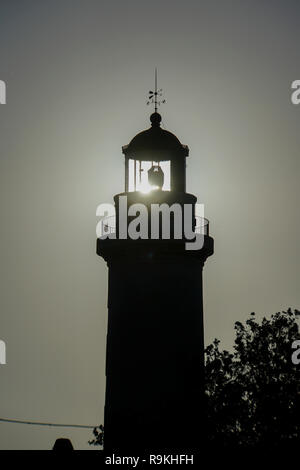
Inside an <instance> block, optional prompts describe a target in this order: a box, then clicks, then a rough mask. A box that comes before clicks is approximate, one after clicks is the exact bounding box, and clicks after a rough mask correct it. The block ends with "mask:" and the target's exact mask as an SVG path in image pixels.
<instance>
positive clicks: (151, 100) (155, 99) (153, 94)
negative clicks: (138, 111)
mask: <svg viewBox="0 0 300 470" xmlns="http://www.w3.org/2000/svg"><path fill="white" fill-rule="evenodd" d="M154 90H155V91H149V96H148V101H147V105H149V104H154V112H155V113H157V106H160V105H161V104H163V103H165V102H166V100H161V99H160V97H162V88H160V89H159V90H158V89H157V68H156V69H155V88H154Z"/></svg>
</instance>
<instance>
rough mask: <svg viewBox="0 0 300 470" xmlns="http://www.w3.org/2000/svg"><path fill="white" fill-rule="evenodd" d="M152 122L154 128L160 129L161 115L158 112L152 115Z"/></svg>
mask: <svg viewBox="0 0 300 470" xmlns="http://www.w3.org/2000/svg"><path fill="white" fill-rule="evenodd" d="M150 121H151V124H152V127H159V126H160V122H161V115H160V114H159V113H156V112H155V113H153V114H151V116H150Z"/></svg>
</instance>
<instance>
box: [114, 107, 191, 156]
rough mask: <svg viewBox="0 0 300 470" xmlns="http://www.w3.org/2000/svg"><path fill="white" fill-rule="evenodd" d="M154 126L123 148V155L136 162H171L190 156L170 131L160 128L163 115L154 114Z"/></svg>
mask: <svg viewBox="0 0 300 470" xmlns="http://www.w3.org/2000/svg"><path fill="white" fill-rule="evenodd" d="M150 120H151V123H152V126H151V127H150V128H149V129H146V130H145V131H142V132H140V133H139V134H137V135H136V136H135V137H134V138H133V139H132V140H131V142H130V143H129V144H128V145H126V146H124V147H123V153H124V154H125V155H126V156H128V157H129V158H133V159H135V160H148V161H151V160H153V161H155V160H160V161H163V160H170V159H172V158H178V156H182V157H186V156H188V151H189V150H188V147H187V146H186V145H182V144H181V143H180V141H179V139H178V138H177V137H176V136H175V135H174V134H172V133H171V132H169V131H166V130H164V129H162V128H161V127H160V122H161V115H160V114H158V113H153V114H152V115H151V117H150Z"/></svg>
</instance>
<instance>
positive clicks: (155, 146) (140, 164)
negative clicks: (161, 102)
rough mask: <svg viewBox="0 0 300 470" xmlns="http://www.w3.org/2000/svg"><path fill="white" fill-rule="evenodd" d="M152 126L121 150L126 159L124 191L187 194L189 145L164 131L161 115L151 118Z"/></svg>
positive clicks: (153, 115)
mask: <svg viewBox="0 0 300 470" xmlns="http://www.w3.org/2000/svg"><path fill="white" fill-rule="evenodd" d="M150 121H151V127H150V128H149V129H147V130H145V131H143V132H140V133H139V134H137V135H136V136H135V137H134V138H133V139H132V140H131V142H130V143H129V144H128V145H125V146H124V147H122V150H123V154H124V156H125V192H126V193H127V192H136V191H138V192H144V193H148V192H150V191H152V190H162V191H173V192H182V193H184V192H185V186H186V171H185V168H186V162H185V159H186V157H187V156H188V154H189V149H188V147H187V145H182V144H181V143H180V141H179V140H178V138H177V137H176V136H175V135H174V134H172V133H171V132H168V131H166V130H165V129H162V128H161V115H160V114H159V113H157V112H155V113H153V114H152V115H151V116H150Z"/></svg>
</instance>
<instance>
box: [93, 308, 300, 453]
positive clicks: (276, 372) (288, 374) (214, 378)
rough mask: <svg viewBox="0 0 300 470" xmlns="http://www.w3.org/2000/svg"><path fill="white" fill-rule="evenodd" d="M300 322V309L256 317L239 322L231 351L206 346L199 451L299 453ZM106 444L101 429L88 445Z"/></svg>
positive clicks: (179, 430) (214, 344)
mask: <svg viewBox="0 0 300 470" xmlns="http://www.w3.org/2000/svg"><path fill="white" fill-rule="evenodd" d="M299 319H300V312H299V311H298V310H294V311H292V310H291V309H288V310H287V311H286V312H281V313H276V314H274V315H272V316H271V318H270V319H266V318H264V319H263V320H262V322H260V323H259V322H258V321H257V320H256V318H255V314H254V313H252V314H251V315H250V318H249V319H248V320H247V321H246V322H245V324H242V323H241V322H236V323H235V333H236V338H235V344H234V347H233V352H228V351H226V350H220V342H219V341H218V340H215V341H214V342H213V343H212V344H211V345H209V346H208V347H207V348H206V350H205V421H206V422H205V423H199V424H200V426H199V430H200V429H201V431H200V432H199V452H203V451H205V452H206V453H210V452H215V451H216V450H217V449H218V450H219V451H220V452H222V451H224V452H227V451H230V450H234V451H235V452H236V453H238V452H239V451H240V452H242V453H244V452H246V454H248V453H249V451H250V450H251V449H252V450H256V449H261V450H264V451H265V452H267V453H268V452H269V453H270V455H272V456H273V457H274V456H275V455H277V454H281V455H283V454H285V453H289V452H292V451H296V450H297V448H298V447H299V444H300V426H299V419H300V364H299V365H295V364H293V362H292V354H293V349H292V344H293V342H294V341H296V340H299V339H300V334H299V328H298V323H297V322H298V321H299ZM123 432H124V433H126V423H124V429H123ZM182 432H184V429H182V428H181V425H180V417H179V416H178V433H182ZM103 440H104V428H103V426H101V427H99V428H96V429H94V438H93V439H92V440H91V441H90V444H92V445H103ZM212 455H213V454H212ZM235 455H237V454H235Z"/></svg>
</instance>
